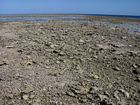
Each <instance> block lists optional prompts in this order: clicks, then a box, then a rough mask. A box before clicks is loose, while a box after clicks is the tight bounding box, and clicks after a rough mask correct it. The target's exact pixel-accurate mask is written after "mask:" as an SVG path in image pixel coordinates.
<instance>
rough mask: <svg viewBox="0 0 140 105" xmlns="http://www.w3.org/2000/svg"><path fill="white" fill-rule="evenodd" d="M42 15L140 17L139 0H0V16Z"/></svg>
mask: <svg viewBox="0 0 140 105" xmlns="http://www.w3.org/2000/svg"><path fill="white" fill-rule="evenodd" d="M43 13H45V14H59V13H61V14H63V13H66V14H69V13H70V14H108V15H137V16H140V0H0V14H43Z"/></svg>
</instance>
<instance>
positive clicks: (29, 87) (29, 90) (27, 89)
mask: <svg viewBox="0 0 140 105" xmlns="http://www.w3.org/2000/svg"><path fill="white" fill-rule="evenodd" d="M33 91H34V88H33V87H32V86H28V87H26V88H25V90H23V93H30V92H33Z"/></svg>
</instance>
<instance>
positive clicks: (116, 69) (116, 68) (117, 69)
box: [113, 67, 121, 71]
mask: <svg viewBox="0 0 140 105" xmlns="http://www.w3.org/2000/svg"><path fill="white" fill-rule="evenodd" d="M113 70H115V71H120V70H121V69H120V68H119V67H114V68H113Z"/></svg>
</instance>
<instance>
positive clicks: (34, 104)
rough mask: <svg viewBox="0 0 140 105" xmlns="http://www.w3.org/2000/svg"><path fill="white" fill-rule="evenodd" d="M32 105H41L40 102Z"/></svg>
mask: <svg viewBox="0 0 140 105" xmlns="http://www.w3.org/2000/svg"><path fill="white" fill-rule="evenodd" d="M32 105H40V104H39V103H38V102H35V103H33V104H32Z"/></svg>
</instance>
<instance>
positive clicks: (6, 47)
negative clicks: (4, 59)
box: [6, 46, 14, 49]
mask: <svg viewBox="0 0 140 105" xmlns="http://www.w3.org/2000/svg"><path fill="white" fill-rule="evenodd" d="M6 48H9V49H10V48H14V46H6Z"/></svg>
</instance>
